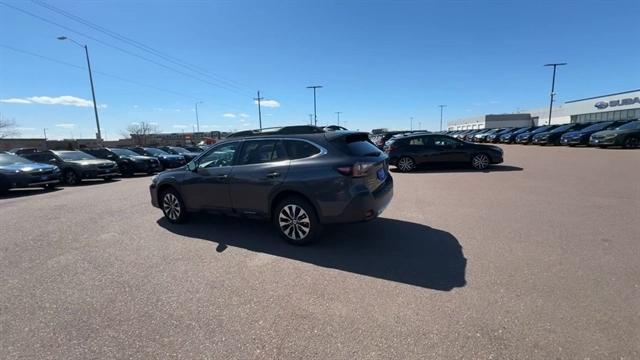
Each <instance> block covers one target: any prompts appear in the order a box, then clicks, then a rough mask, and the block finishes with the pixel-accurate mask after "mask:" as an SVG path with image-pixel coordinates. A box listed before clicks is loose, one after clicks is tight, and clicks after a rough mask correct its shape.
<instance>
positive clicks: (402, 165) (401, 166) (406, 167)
mask: <svg viewBox="0 0 640 360" xmlns="http://www.w3.org/2000/svg"><path fill="white" fill-rule="evenodd" d="M396 168H397V169H398V170H399V171H400V172H405V173H406V172H410V171H412V170H413V169H415V168H416V162H415V161H414V160H413V159H412V158H410V157H408V156H402V157H400V158H399V159H398V161H397V162H396Z"/></svg>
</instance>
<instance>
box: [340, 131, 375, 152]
mask: <svg viewBox="0 0 640 360" xmlns="http://www.w3.org/2000/svg"><path fill="white" fill-rule="evenodd" d="M333 143H334V144H336V145H338V146H339V147H340V148H341V149H342V150H343V151H344V152H346V153H347V154H349V155H353V156H379V155H380V154H381V152H380V149H378V148H377V147H376V146H375V145H374V144H373V143H372V142H371V141H370V140H369V136H368V135H367V134H364V133H362V134H351V135H347V136H345V137H340V138H338V139H336V140H334V141H333Z"/></svg>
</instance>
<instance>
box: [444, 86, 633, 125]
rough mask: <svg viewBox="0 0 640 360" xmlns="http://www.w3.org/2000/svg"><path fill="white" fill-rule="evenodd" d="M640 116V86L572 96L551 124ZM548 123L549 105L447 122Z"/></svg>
mask: <svg viewBox="0 0 640 360" xmlns="http://www.w3.org/2000/svg"><path fill="white" fill-rule="evenodd" d="M634 119H640V90H631V91H625V92H619V93H615V94H607V95H600V96H594V97H589V98H584V99H578V100H571V101H567V102H565V103H564V104H563V105H561V106H556V107H554V108H553V111H552V112H551V124H567V123H589V122H596V121H609V120H634ZM546 124H549V108H548V107H547V108H541V109H533V110H527V111H522V112H518V113H514V114H497V115H496V114H492V115H483V116H475V117H469V118H463V119H458V120H454V121H450V122H449V123H447V128H448V129H449V130H466V129H485V128H487V129H490V128H502V127H524V126H534V125H546Z"/></svg>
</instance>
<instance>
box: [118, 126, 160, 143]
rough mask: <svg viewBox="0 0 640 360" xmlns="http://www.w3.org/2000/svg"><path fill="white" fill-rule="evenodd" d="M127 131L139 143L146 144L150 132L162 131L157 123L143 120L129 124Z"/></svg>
mask: <svg viewBox="0 0 640 360" xmlns="http://www.w3.org/2000/svg"><path fill="white" fill-rule="evenodd" d="M126 132H127V133H128V134H129V136H131V138H132V139H133V141H134V142H135V143H136V144H137V145H142V146H144V145H146V144H147V137H148V136H149V135H150V134H155V133H158V132H160V128H158V126H157V125H155V124H150V123H148V122H145V121H142V122H140V123H134V124H131V125H129V126H127V130H126Z"/></svg>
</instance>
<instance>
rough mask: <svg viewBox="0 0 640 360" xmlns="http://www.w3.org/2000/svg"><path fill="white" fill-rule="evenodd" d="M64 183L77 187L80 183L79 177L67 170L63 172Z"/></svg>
mask: <svg viewBox="0 0 640 360" xmlns="http://www.w3.org/2000/svg"><path fill="white" fill-rule="evenodd" d="M64 182H65V183H66V184H67V185H78V184H79V183H80V177H79V176H78V174H77V173H76V172H75V171H73V170H67V171H65V172H64Z"/></svg>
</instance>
